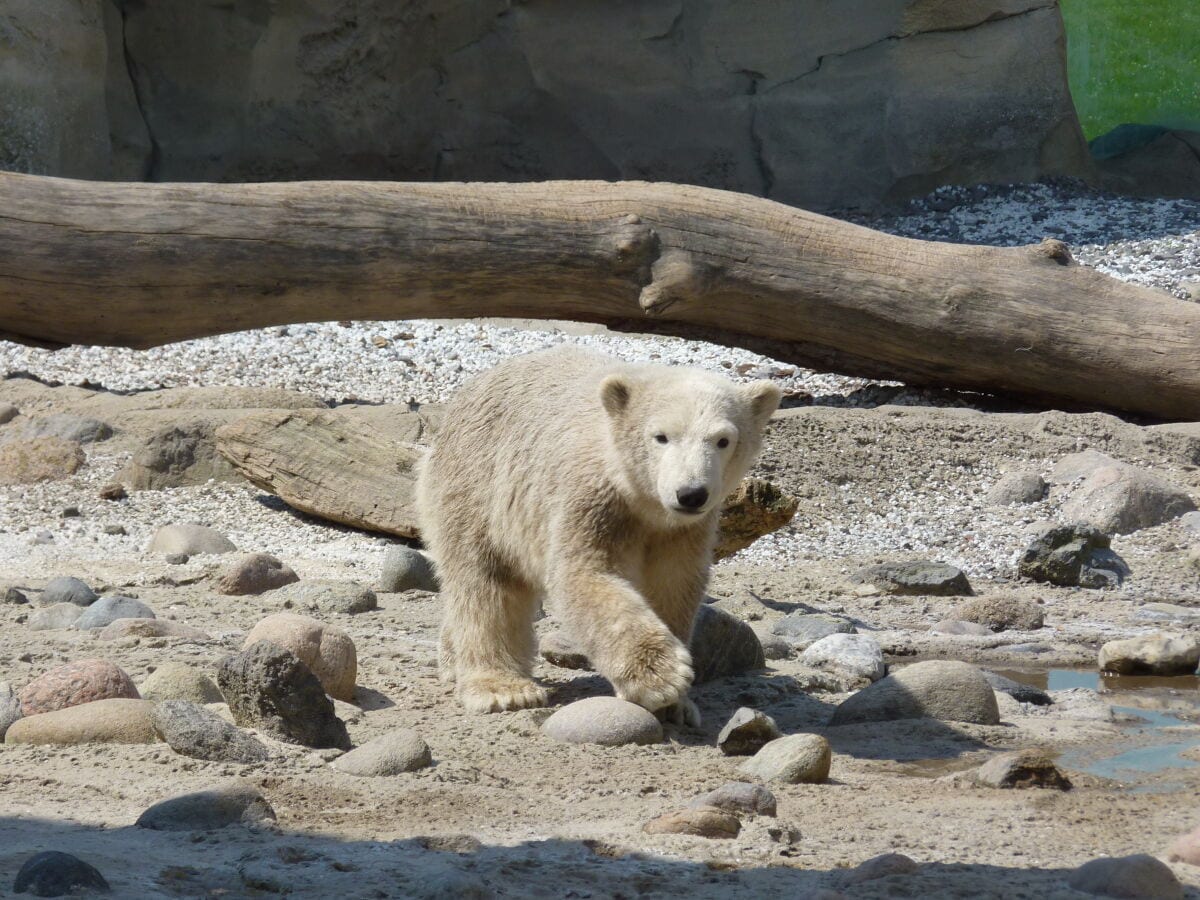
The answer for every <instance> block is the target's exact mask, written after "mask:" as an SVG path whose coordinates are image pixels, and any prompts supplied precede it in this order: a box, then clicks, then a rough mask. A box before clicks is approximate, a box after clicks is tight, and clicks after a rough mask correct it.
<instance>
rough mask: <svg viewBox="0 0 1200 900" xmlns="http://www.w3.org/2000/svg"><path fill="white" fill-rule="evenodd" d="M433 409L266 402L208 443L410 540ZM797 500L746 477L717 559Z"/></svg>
mask: <svg viewBox="0 0 1200 900" xmlns="http://www.w3.org/2000/svg"><path fill="white" fill-rule="evenodd" d="M441 416H442V409H441V407H437V406H428V407H422V408H421V410H420V411H419V412H416V411H410V410H407V409H404V408H403V407H395V406H371V407H360V408H355V407H343V408H341V409H273V410H263V411H259V412H254V413H251V414H249V415H247V416H243V417H241V418H239V419H236V420H235V421H233V422H228V423H226V424H225V425H222V426H221V427H220V428H218V429H217V432H216V447H217V450H219V451H220V452H221V454H222V455H223V456H224V457H225V458H226V459H227V460H229V462H230V463H232V464H233V467H234V468H235V469H237V470H238V472H240V473H241V474H242V475H243V476H245V477H246V479H247V480H249V481H250V482H251V483H253V484H254V485H256V486H258V487H260V488H262V489H264V490H266V491H270V492H271V493H272V494H275V495H276V496H277V497H279V498H280V499H281V500H283V501H284V502H285V503H287V504H288V505H289V506H291V507H293V508H295V509H298V510H301V511H302V512H306V513H308V514H309V515H312V516H316V517H317V518H319V519H328V520H330V521H333V522H340V523H342V524H343V525H351V526H353V527H355V528H362V529H364V530H366V531H379V532H383V533H384V534H394V535H397V536H399V537H403V538H418V537H420V531H419V528H418V525H417V512H416V504H415V497H414V490H415V487H416V472H415V470H414V465H415V463H416V461H417V459H418V458H419V457H420V455H421V453H422V452H423V445H425V444H427V443H428V441H429V439H430V437H431V436H432V433H433V432H434V431H436V429H437V426H438V423H439V422H440V420H441ZM798 505H799V501H797V499H796V498H795V497H792V496H790V495H789V494H785V493H783V492H782V491H781V490H779V488H777V487H775V485H773V484H771V483H770V482H768V481H764V480H763V479H761V478H747V479H745V480H743V481H742V483H741V484H740V485H739V486H738V489H737V490H736V491H735V492H734V493H733V494H732V495H730V496H729V497H728V498H727V499H726V501H725V508H724V509H723V510H722V511H721V530H720V536H719V538H718V541H717V546H716V549H715V552H714V556H715V558H716V559H724V558H725V557H727V556H732V555H733V554H734V553H736V552H737V551H739V550H744V549H745V548H746V547H749V546H750V545H751V544H753V543H754V542H755V541H756V540H758V539H759V538H760V537H762V536H763V535H765V534H770V533H771V532H772V531H777V530H779V529H780V528H782V527H783V526H784V525H786V524H787V523H788V522H790V521H791V520H792V516H794V515H795V514H796V508H797V506H798Z"/></svg>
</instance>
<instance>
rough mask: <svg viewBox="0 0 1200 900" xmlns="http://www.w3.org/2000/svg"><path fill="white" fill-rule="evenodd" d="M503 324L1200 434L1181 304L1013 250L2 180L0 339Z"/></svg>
mask: <svg viewBox="0 0 1200 900" xmlns="http://www.w3.org/2000/svg"><path fill="white" fill-rule="evenodd" d="M476 316H512V317H531V318H544V319H574V320H579V321H588V322H602V323H605V324H607V325H610V326H612V327H616V328H620V329H629V330H638V331H657V332H663V333H669V334H679V335H683V336H691V337H703V338H707V339H710V340H715V341H719V342H722V343H726V344H732V345H737V346H743V347H748V348H752V349H757V350H760V351H763V352H766V353H769V354H770V355H772V356H774V357H775V358H777V359H781V360H787V361H790V362H794V363H797V364H801V365H806V366H812V367H814V368H818V369H822V370H826V371H839V372H845V373H849V374H856V375H864V376H868V377H874V378H891V379H897V380H901V381H905V382H908V383H909V384H914V385H938V386H943V387H951V388H957V389H965V390H975V391H985V392H999V393H1008V394H1017V395H1024V396H1027V397H1033V398H1037V399H1038V400H1040V401H1042V402H1047V403H1051V404H1062V405H1070V406H1085V407H1097V408H1110V409H1121V410H1127V411H1131V412H1136V413H1143V414H1147V415H1151V416H1157V417H1163V418H1176V419H1200V306H1198V305H1196V304H1192V303H1188V302H1186V301H1182V300H1178V299H1176V298H1174V297H1171V296H1169V295H1167V294H1165V293H1162V292H1158V291H1154V290H1150V289H1147V288H1143V287H1138V286H1135V285H1130V284H1125V283H1122V282H1119V281H1116V280H1114V279H1111V278H1108V277H1106V276H1104V275H1101V274H1099V273H1097V272H1095V271H1092V270H1090V269H1087V268H1084V267H1081V266H1077V265H1075V264H1074V263H1073V262H1072V261H1071V258H1070V254H1069V253H1068V252H1067V248H1066V247H1065V246H1064V245H1063V244H1061V243H1060V242H1057V241H1045V242H1043V243H1042V244H1040V245H1036V246H1031V247H1020V248H992V247H978V246H962V245H953V244H942V243H934V242H927V241H916V240H908V239H904V238H898V237H892V236H889V235H885V234H881V233H878V232H875V231H871V230H870V229H867V228H862V227H859V226H855V225H850V224H847V223H845V222H840V221H837V220H835V219H830V218H826V217H824V216H819V215H816V214H813V213H809V212H805V211H803V210H798V209H793V208H791V207H787V206H783V205H781V204H778V203H773V202H771V201H767V200H761V199H756V198H753V197H749V196H744V195H740V194H733V193H728V192H723V191H716V190H711V189H705V188H695V187H686V186H681V185H672V184H645V183H632V182H625V183H614V184H610V183H598V182H552V183H542V184H448V183H440V184H397V183H374V182H372V183H364V182H310V183H288V184H237V185H233V184H224V185H221V184H140V183H139V184H128V183H126V184H118V183H107V182H103V183H102V182H83V181H70V180H65V179H53V178H44V177H38V176H27V175H18V174H13V173H0V332H3V333H4V334H3V336H5V337H7V338H9V339H12V340H17V341H24V342H27V343H33V344H43V345H48V346H55V345H63V344H71V343H80V344H106V345H119V346H127V347H137V348H145V347H152V346H155V345H158V344H164V343H168V342H171V341H179V340H184V339H186V338H196V337H202V336H205V335H212V334H219V333H222V332H229V331H237V330H241V329H248V328H258V327H263V326H268V325H283V324H288V323H294V322H308V321H325V320H331V319H395V318H441V317H476Z"/></svg>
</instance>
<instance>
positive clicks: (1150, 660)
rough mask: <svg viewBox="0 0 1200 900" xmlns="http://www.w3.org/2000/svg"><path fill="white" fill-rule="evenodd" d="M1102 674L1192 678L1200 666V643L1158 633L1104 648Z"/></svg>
mask: <svg viewBox="0 0 1200 900" xmlns="http://www.w3.org/2000/svg"><path fill="white" fill-rule="evenodd" d="M1099 665H1100V671H1102V672H1112V673H1113V674H1116V675H1191V674H1192V673H1193V672H1195V671H1196V668H1197V666H1200V640H1197V639H1196V638H1194V637H1192V636H1191V635H1170V634H1163V633H1162V632H1157V633H1155V634H1143V635H1139V636H1138V637H1133V638H1127V639H1125V640H1121V641H1109V642H1108V643H1107V644H1105V645H1104V646H1103V647H1101V648H1100V659H1099Z"/></svg>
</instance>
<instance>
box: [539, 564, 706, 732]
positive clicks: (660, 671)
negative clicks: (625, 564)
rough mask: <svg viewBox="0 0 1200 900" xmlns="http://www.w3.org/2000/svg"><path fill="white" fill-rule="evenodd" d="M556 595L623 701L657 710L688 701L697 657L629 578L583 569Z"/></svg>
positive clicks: (561, 581)
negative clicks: (683, 700) (693, 655)
mask: <svg viewBox="0 0 1200 900" xmlns="http://www.w3.org/2000/svg"><path fill="white" fill-rule="evenodd" d="M551 593H552V595H553V596H554V597H555V598H556V599H557V601H558V610H559V613H560V615H561V616H562V618H563V619H564V620H565V622H566V625H567V629H568V631H569V632H570V633H571V635H572V637H574V639H575V640H576V641H577V642H578V643H579V644H580V645H581V647H582V649H583V650H584V652H585V653H587V656H588V659H589V660H591V662H592V665H594V666H595V667H596V670H597V671H598V672H599V673H600V674H601V675H603V676H604V677H605V678H607V679H608V680H609V681H610V682H611V683H612V686H613V689H614V690H615V691H616V694H617V696H618V697H620V698H621V699H623V700H628V701H630V702H631V703H636V704H638V705H639V706H644V707H645V708H646V709H648V710H651V711H652V712H653V711H655V710H658V709H662V708H663V707H669V706H672V705H674V704H676V703H678V702H679V701H680V699H682V698H686V696H687V689H688V687H689V686H690V685H691V683H692V657H691V654H690V653H689V652H688V649H687V647H686V646H685V645H684V643H683V642H682V641H681V640H680V639H679V638H678V637H676V636H675V634H673V633H672V631H671V630H670V629H669V628H668V627H667V626H666V625H665V624H664V623H663V621H662V619H661V618H659V616H658V615H657V614H656V613H655V612H654V610H653V609H651V608H650V604H649V603H648V602H647V601H646V598H645V597H643V596H642V595H641V594H640V593H638V591H637V590H636V589H635V588H634V586H633V585H632V584H631V583H630V582H629V581H627V580H626V579H624V578H621V577H620V576H618V575H613V574H610V573H608V572H604V571H601V570H598V569H597V570H594V571H589V570H588V569H586V568H583V567H581V568H578V569H576V570H575V571H573V572H570V573H568V574H565V575H563V576H561V577H560V578H558V579H557V581H556V583H555V584H554V585H552V586H551Z"/></svg>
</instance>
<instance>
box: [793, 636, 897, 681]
mask: <svg viewBox="0 0 1200 900" xmlns="http://www.w3.org/2000/svg"><path fill="white" fill-rule="evenodd" d="M800 661H801V662H802V663H804V665H806V666H812V667H813V668H817V669H830V668H832V669H837V670H840V671H842V672H845V673H847V674H850V675H853V676H855V677H857V678H866V679H868V680H870V681H878V680H879V679H880V678H882V677H883V674H884V672H886V671H887V666H886V665H885V663H884V661H883V650H882V649H881V648H880V646H879V642H878V641H876V640H875V639H874V638H873V637H871V636H870V635H866V634H831V635H829V637H823V638H821V639H820V640H819V641H816V642H815V643H813V644H812V645H811V646H809V648H808V649H807V650H805V651H804V652H803V653H801V654H800Z"/></svg>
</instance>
